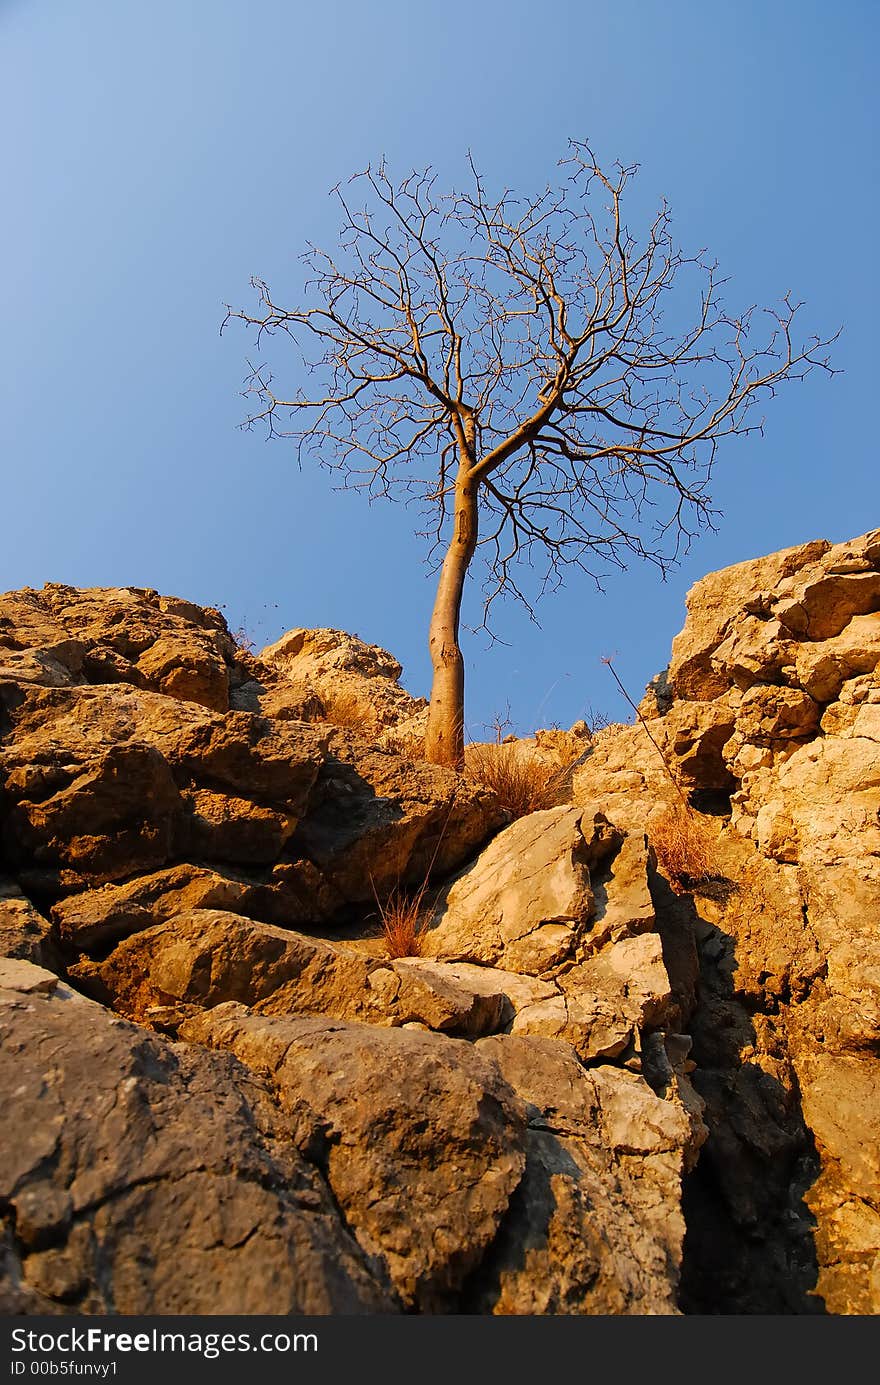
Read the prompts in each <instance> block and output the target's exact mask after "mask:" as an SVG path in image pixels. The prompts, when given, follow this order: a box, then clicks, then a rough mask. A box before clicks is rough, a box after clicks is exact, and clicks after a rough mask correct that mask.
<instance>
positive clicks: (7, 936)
mask: <svg viewBox="0 0 880 1385" xmlns="http://www.w3.org/2000/svg"><path fill="white" fill-rule="evenodd" d="M0 957H17V958H21V960H22V961H25V962H32V963H34V964H35V965H36V966H40V967H49V969H50V970H52V971H55V970H57V968H58V967H59V966H60V957H59V954H58V948H57V946H56V943H55V940H54V937H53V932H52V925H51V923H50V922H49V920H48V919H47V918H44V917H43V915H42V914H41V913H40V912H39V911H38V910H37V909H35V908H34V906H33V904H32V903H31V901H30V900H29V899H27V898H26V897H25V895H23V894H22V893H21V890H20V889H19V887H18V885H17V884H16V883H15V881H13V880H6V879H3V878H2V877H0Z"/></svg>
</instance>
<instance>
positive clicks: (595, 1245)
mask: <svg viewBox="0 0 880 1385" xmlns="http://www.w3.org/2000/svg"><path fill="white" fill-rule="evenodd" d="M477 1049H478V1051H479V1052H480V1053H482V1054H485V1055H487V1056H491V1057H492V1058H493V1059H494V1061H495V1062H496V1063H497V1064H498V1067H499V1068H500V1070H501V1072H502V1073H503V1075H504V1077H505V1079H506V1080H507V1082H509V1083H510V1085H511V1086H512V1087H513V1088H514V1089H515V1090H516V1091H517V1092H518V1094H519V1095H520V1097H521V1098H522V1099H523V1100H524V1101H525V1102H526V1103H527V1110H528V1112H529V1129H528V1144H527V1163H526V1171H525V1176H524V1178H523V1181H522V1183H521V1184H520V1187H519V1189H518V1190H517V1193H516V1196H515V1198H514V1200H513V1202H512V1204H511V1210H510V1213H509V1215H508V1217H507V1219H506V1221H505V1223H504V1226H503V1228H502V1232H501V1235H500V1236H499V1238H498V1240H497V1241H496V1243H495V1245H494V1246H493V1249H492V1254H491V1255H490V1257H489V1258H488V1259H487V1261H486V1263H485V1264H484V1265H483V1267H482V1269H481V1271H480V1273H479V1275H478V1276H477V1277H476V1281H475V1283H474V1286H473V1289H472V1296H473V1297H472V1311H477V1312H493V1313H505V1314H546V1313H572V1312H581V1313H582V1312H587V1313H597V1314H620V1313H624V1314H626V1313H635V1314H669V1313H675V1312H676V1306H675V1284H676V1279H677V1267H678V1265H679V1263H680V1261H681V1246H682V1237H683V1234H684V1220H683V1218H682V1216H681V1212H680V1196H681V1174H682V1169H683V1167H684V1151H685V1149H686V1148H687V1146H688V1144H689V1141H690V1139H691V1131H690V1125H689V1122H688V1119H687V1116H686V1114H685V1112H684V1111H683V1109H682V1108H681V1106H680V1104H679V1103H678V1102H677V1101H675V1100H672V1101H664V1100H661V1099H660V1098H659V1097H656V1096H655V1095H654V1093H653V1092H652V1091H651V1089H650V1088H649V1087H648V1086H647V1084H646V1083H645V1082H644V1080H643V1079H641V1078H639V1077H637V1076H636V1075H635V1074H632V1073H627V1072H621V1071H620V1070H618V1069H609V1068H604V1067H600V1068H593V1069H590V1070H589V1071H587V1070H585V1069H584V1068H583V1067H582V1066H581V1064H580V1063H579V1062H578V1061H577V1058H576V1057H575V1054H574V1052H573V1051H572V1049H571V1048H570V1047H569V1046H568V1045H567V1044H565V1043H560V1042H558V1041H555V1040H552V1039H540V1038H524V1037H519V1036H517V1035H510V1036H501V1037H498V1038H490V1039H482V1040H480V1042H479V1043H478V1044H477Z"/></svg>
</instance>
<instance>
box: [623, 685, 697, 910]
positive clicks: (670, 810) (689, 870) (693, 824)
mask: <svg viewBox="0 0 880 1385" xmlns="http://www.w3.org/2000/svg"><path fill="white" fill-rule="evenodd" d="M602 663H603V664H605V665H606V666H607V668H608V671H609V673H610V674H611V677H612V678H613V679H614V681H615V683H616V684H617V686H618V688H619V689H620V691H621V693H622V694H623V696H624V697H625V698H626V700H627V702H628V703H629V705H630V707H631V708H632V709H633V711H634V712H635V714H636V717H637V719H638V723H639V725H640V726H641V728H642V730H643V731H644V733H645V735H646V736H647V737H648V740H649V741H650V742H651V744H652V746H653V747H654V749H655V750H656V752H657V754H658V755H659V756H660V759H661V761H662V763H663V768H664V769H665V771H666V775H667V777H668V779H669V782H670V783H671V785H672V787H673V788H674V789H675V793H676V801H675V802H674V803H670V804H668V806H667V807H666V808H664V809H663V811H662V812H661V813H659V814H658V815H657V817H655V818H651V819H650V821H649V823H648V837H649V838H650V841H651V845H652V846H653V848H654V850H655V852H656V854H657V864H658V865H659V867H660V869H661V871H662V872H663V874H664V875H665V876H666V877H667V879H668V880H669V881H670V883H671V884H672V885H673V887H675V888H676V889H679V890H683V889H689V888H693V886H695V885H699V884H703V883H705V882H706V881H708V880H716V879H719V878H720V877H721V876H722V875H723V872H722V871H720V870H719V867H718V863H717V860H716V856H717V851H716V846H715V840H714V837H713V835H712V833H711V831H710V830H709V828H708V827H707V826H706V823H705V822H704V820H703V819H702V817H701V816H700V814H699V813H697V812H696V811H695V810H694V809H693V808H692V807H691V805H690V803H689V802H688V800H687V796H686V794H685V792H684V790H683V789H682V787H681V785H680V784H679V782H678V778H677V776H676V774H675V771H674V770H673V768H672V765H671V764H670V763H669V760H668V758H667V756H666V753H665V751H664V750H663V747H662V746H661V745H660V744H659V742H658V741H656V740H655V739H654V737H653V736H652V735H651V732H650V730H649V728H648V723H647V722H646V721H645V718H644V717H643V716H642V714H641V712H640V711H639V709H638V707H637V706H636V704H635V702H633V700H632V698H631V697H630V695H629V693H628V692H627V690H626V688H625V687H624V685H623V683H622V682H621V680H620V678H619V677H618V674H617V670H616V669H615V667H614V664H613V661H612V660H611V659H610V658H604V659H603V660H602Z"/></svg>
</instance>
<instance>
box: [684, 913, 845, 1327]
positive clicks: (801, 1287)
mask: <svg viewBox="0 0 880 1385" xmlns="http://www.w3.org/2000/svg"><path fill="white" fill-rule="evenodd" d="M678 905H679V907H680V908H681V909H683V910H684V909H688V910H690V911H691V914H692V923H693V928H694V932H695V936H696V937H697V940H698V953H699V969H700V970H699V990H698V996H699V998H698V1002H697V1007H696V1010H695V1012H694V1014H693V1017H692V1020H691V1033H692V1036H693V1051H692V1057H693V1059H694V1061H695V1063H696V1070H695V1071H694V1072H693V1074H692V1079H691V1080H692V1081H693V1083H694V1086H695V1087H696V1088H697V1090H698V1092H699V1093H700V1096H701V1097H702V1098H703V1100H704V1101H705V1103H706V1110H705V1113H704V1117H703V1119H704V1120H705V1122H706V1125H707V1126H708V1128H709V1138H708V1140H707V1141H706V1144H705V1145H704V1147H703V1149H702V1150H701V1152H700V1158H699V1160H698V1162H697V1165H696V1167H695V1168H694V1170H693V1171H692V1172H691V1173H690V1174H689V1175H688V1176H687V1178H686V1179H685V1181H684V1188H683V1211H684V1215H685V1220H686V1223H687V1232H686V1235H685V1240H684V1257H683V1263H682V1275H681V1287H680V1293H679V1302H680V1307H681V1308H682V1311H683V1312H685V1313H697V1314H709V1313H732V1314H767V1313H772V1314H817V1313H824V1312H825V1305H824V1302H823V1300H822V1298H821V1297H820V1296H819V1295H817V1294H816V1293H815V1285H816V1282H817V1278H818V1261H817V1255H816V1245H815V1238H814V1227H815V1218H814V1217H813V1215H812V1213H811V1212H810V1210H809V1208H808V1207H807V1205H806V1203H805V1201H804V1194H805V1193H806V1192H807V1190H808V1189H809V1188H810V1187H811V1186H812V1184H813V1183H814V1182H815V1180H816V1177H817V1176H818V1173H819V1159H818V1157H817V1154H816V1150H815V1145H814V1142H813V1138H812V1135H811V1133H810V1131H809V1129H808V1127H807V1125H806V1123H805V1121H804V1116H803V1112H802V1109H801V1101H800V1093H799V1090H798V1086H797V1082H796V1079H795V1077H794V1074H793V1073H792V1071H791V1068H790V1066H789V1064H788V1063H787V1061H786V1060H785V1057H784V1055H783V1054H782V1052H781V1051H780V1055H779V1056H776V1055H775V1054H773V1053H767V1052H763V1051H762V1052H760V1053H758V1052H756V1046H755V1045H756V1032H755V1027H754V1025H753V1023H752V1016H751V1013H750V1011H749V1008H748V1006H747V1004H746V1003H744V1000H743V998H742V996H740V995H739V994H738V993H737V988H736V984H735V979H734V978H735V973H736V971H737V960H736V948H735V940H734V938H733V937H731V936H730V934H728V933H725V932H724V931H723V930H722V929H721V928H719V927H718V926H717V925H715V924H712V923H708V922H706V920H705V919H703V918H701V917H700V915H699V913H698V912H697V909H696V907H695V905H694V901H693V900H692V899H689V898H688V899H681V898H680V899H679V900H678Z"/></svg>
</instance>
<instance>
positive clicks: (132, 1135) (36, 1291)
mask: <svg viewBox="0 0 880 1385" xmlns="http://www.w3.org/2000/svg"><path fill="white" fill-rule="evenodd" d="M11 966H12V967H15V968H16V969H17V971H16V973H15V974H14V975H13V976H10V975H9V974H8V972H9V968H10V967H11ZM19 972H21V975H19V974H18V973H19ZM0 982H2V985H0V1037H2V1042H0V1089H2V1091H3V1094H4V1105H7V1103H8V1109H10V1110H14V1112H15V1130H16V1137H15V1139H13V1140H4V1141H3V1146H2V1151H0V1190H2V1192H0V1196H2V1204H3V1208H4V1212H3V1214H2V1229H0V1273H2V1280H0V1305H2V1308H3V1311H4V1312H5V1313H17V1314H18V1313H44V1314H45V1313H49V1314H59V1313H71V1312H74V1313H129V1314H151V1313H215V1314H216V1313H221V1314H222V1313H266V1312H274V1313H331V1312H335V1313H340V1312H342V1313H344V1312H361V1313H363V1312H380V1311H386V1312H388V1311H392V1312H393V1311H395V1306H396V1305H395V1299H394V1296H393V1294H392V1293H391V1292H390V1290H389V1288H388V1286H387V1284H386V1283H384V1282H383V1280H382V1277H381V1276H377V1275H376V1274H375V1271H374V1270H373V1268H372V1267H370V1266H368V1264H367V1262H366V1260H365V1258H364V1255H363V1253H362V1252H361V1251H360V1249H359V1248H358V1246H357V1244H356V1242H355V1241H354V1240H353V1239H352V1237H351V1236H350V1234H349V1232H348V1231H347V1229H346V1227H345V1226H344V1225H343V1223H342V1220H341V1219H340V1216H339V1213H338V1211H337V1209H336V1206H335V1204H334V1202H333V1199H332V1196H331V1195H330V1193H329V1191H328V1188H327V1185H326V1183H325V1181H324V1179H323V1177H322V1175H321V1173H320V1172H319V1170H318V1169H317V1168H316V1167H314V1166H313V1164H311V1163H310V1162H309V1161H308V1160H307V1159H306V1158H305V1157H304V1156H303V1155H302V1154H300V1153H299V1152H298V1150H297V1149H296V1148H295V1146H294V1145H293V1144H292V1142H291V1141H290V1140H289V1138H288V1137H287V1135H286V1125H285V1122H284V1120H283V1119H282V1118H281V1117H280V1115H279V1113H278V1111H277V1109H276V1107H275V1105H274V1103H273V1102H272V1100H271V1098H270V1096H269V1093H268V1092H267V1091H266V1090H265V1088H263V1087H262V1086H261V1084H260V1082H259V1081H258V1080H257V1079H256V1078H255V1076H254V1074H253V1073H251V1072H248V1071H247V1069H245V1068H243V1067H242V1066H241V1065H240V1064H239V1063H237V1062H236V1061H235V1060H234V1059H233V1058H231V1057H229V1056H228V1055H226V1054H213V1053H206V1052H204V1051H202V1050H200V1049H198V1048H194V1047H191V1046H171V1045H169V1044H167V1043H165V1042H162V1041H160V1040H157V1039H155V1038H154V1037H152V1036H149V1035H147V1034H145V1033H144V1031H143V1030H141V1029H138V1028H136V1027H135V1026H133V1025H130V1024H126V1023H124V1022H123V1021H121V1020H118V1019H115V1018H113V1017H112V1016H111V1015H109V1014H108V1013H107V1012H106V1011H105V1010H103V1009H102V1008H101V1007H100V1006H99V1005H95V1004H93V1003H92V1002H91V1001H88V1000H85V999H83V998H82V997H81V996H78V995H77V994H76V992H74V991H71V990H70V989H69V988H68V987H67V986H64V985H62V984H61V983H59V982H58V978H57V977H55V976H52V975H51V974H49V973H47V972H44V971H42V970H41V969H39V968H37V967H33V966H30V965H29V964H27V963H24V962H20V961H19V962H14V963H9V962H7V963H4V964H3V972H2V974H0Z"/></svg>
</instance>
